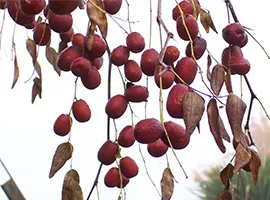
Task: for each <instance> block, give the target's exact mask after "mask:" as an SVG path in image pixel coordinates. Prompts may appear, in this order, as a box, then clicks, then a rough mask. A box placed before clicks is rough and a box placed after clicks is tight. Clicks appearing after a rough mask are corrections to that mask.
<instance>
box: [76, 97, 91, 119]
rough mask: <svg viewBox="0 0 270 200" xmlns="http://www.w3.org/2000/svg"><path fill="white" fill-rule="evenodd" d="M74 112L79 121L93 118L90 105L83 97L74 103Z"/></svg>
mask: <svg viewBox="0 0 270 200" xmlns="http://www.w3.org/2000/svg"><path fill="white" fill-rule="evenodd" d="M72 113H73V116H74V118H75V119H76V120H77V121H78V122H87V121H89V119H90V118H91V110H90V107H89V105H88V104H87V103H86V102H85V101H84V100H82V99H80V100H77V101H75V102H74V103H73V105H72Z"/></svg>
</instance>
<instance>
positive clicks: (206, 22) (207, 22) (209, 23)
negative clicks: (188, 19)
mask: <svg viewBox="0 0 270 200" xmlns="http://www.w3.org/2000/svg"><path fill="white" fill-rule="evenodd" d="M200 20H201V24H202V25H203V27H204V29H205V31H206V32H207V33H209V28H211V29H212V30H213V31H215V32H216V33H218V32H217V30H216V27H215V25H214V23H213V20H212V18H211V15H210V11H207V12H206V11H205V10H203V9H200Z"/></svg>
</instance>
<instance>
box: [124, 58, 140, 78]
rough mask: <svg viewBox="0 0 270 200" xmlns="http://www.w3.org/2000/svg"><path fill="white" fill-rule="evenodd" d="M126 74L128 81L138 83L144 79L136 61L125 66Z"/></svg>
mask: <svg viewBox="0 0 270 200" xmlns="http://www.w3.org/2000/svg"><path fill="white" fill-rule="evenodd" d="M124 73H125V77H126V79H127V80H129V81H131V82H138V81H139V80H141V78H142V70H141V68H140V66H139V64H138V63H137V62H136V61H134V60H128V61H127V62H126V63H125V66H124Z"/></svg>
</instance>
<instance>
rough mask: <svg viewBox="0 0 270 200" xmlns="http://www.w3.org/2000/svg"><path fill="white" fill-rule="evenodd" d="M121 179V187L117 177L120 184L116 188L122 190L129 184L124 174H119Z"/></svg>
mask: <svg viewBox="0 0 270 200" xmlns="http://www.w3.org/2000/svg"><path fill="white" fill-rule="evenodd" d="M121 177H122V185H121V179H120V177H119V179H120V182H119V185H117V186H116V187H118V188H124V187H126V186H127V184H128V183H129V178H127V177H125V176H124V174H122V173H121Z"/></svg>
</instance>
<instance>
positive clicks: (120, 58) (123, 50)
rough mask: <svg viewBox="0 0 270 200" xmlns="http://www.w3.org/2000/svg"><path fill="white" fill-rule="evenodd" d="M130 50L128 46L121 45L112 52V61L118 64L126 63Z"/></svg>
mask: <svg viewBox="0 0 270 200" xmlns="http://www.w3.org/2000/svg"><path fill="white" fill-rule="evenodd" d="M128 57H129V50H128V48H127V47H126V46H124V45H120V46H118V47H116V48H115V49H114V50H113V51H112V53H111V62H112V64H114V65H116V66H121V65H124V64H125V63H126V62H127V61H128Z"/></svg>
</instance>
